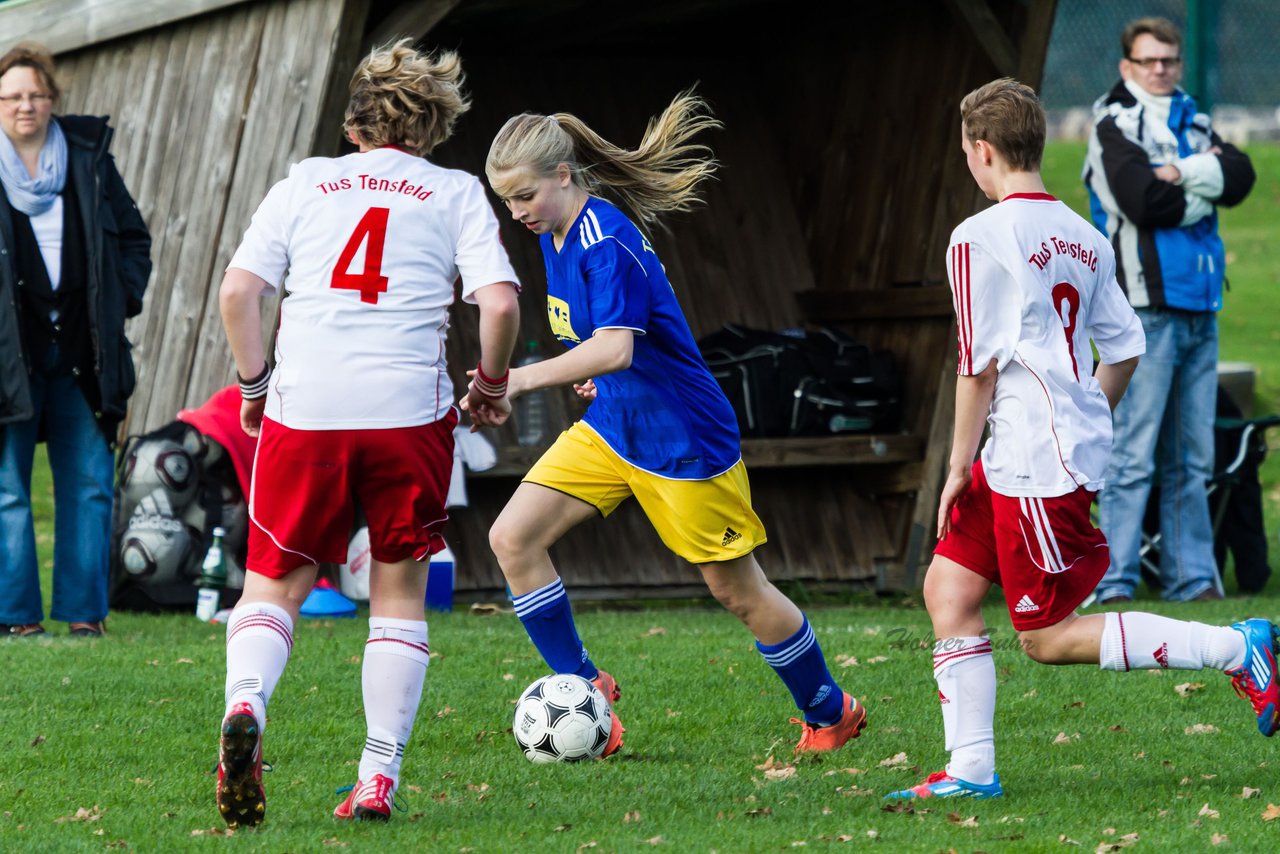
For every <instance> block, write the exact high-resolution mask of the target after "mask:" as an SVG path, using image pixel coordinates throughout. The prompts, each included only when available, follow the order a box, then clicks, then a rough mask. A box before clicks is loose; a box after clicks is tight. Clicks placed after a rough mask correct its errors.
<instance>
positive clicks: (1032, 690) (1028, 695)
mask: <svg viewBox="0 0 1280 854" xmlns="http://www.w3.org/2000/svg"><path fill="white" fill-rule="evenodd" d="M1039 693H1040V692H1039V691H1037V690H1036V689H1035V688H1032V689H1031V690H1030V691H1028V692H1027V693H1025V694H1023V695H1022V696H1024V697H1034V696H1036V695H1037V694H1039ZM1072 844H1073V845H1079V844H1080V843H1079V842H1073V843H1072Z"/></svg>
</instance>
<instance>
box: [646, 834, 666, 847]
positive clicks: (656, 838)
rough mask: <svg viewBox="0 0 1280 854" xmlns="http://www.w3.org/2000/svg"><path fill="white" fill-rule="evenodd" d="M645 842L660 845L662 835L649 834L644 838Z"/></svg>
mask: <svg viewBox="0 0 1280 854" xmlns="http://www.w3.org/2000/svg"><path fill="white" fill-rule="evenodd" d="M645 842H647V843H649V844H650V845H661V844H662V837H661V836H650V837H649V838H648V839H646V840H645Z"/></svg>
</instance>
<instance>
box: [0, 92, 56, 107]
mask: <svg viewBox="0 0 1280 854" xmlns="http://www.w3.org/2000/svg"><path fill="white" fill-rule="evenodd" d="M52 100H53V96H52V95H50V94H48V93H46V92H31V93H29V94H26V95H0V104H4V105H5V106H6V107H8V108H9V109H13V108H14V107H16V106H18V105H19V104H21V103H22V102H23V101H27V102H29V103H30V104H31V106H33V107H39V106H41V105H43V104H47V103H48V102H50V101H52Z"/></svg>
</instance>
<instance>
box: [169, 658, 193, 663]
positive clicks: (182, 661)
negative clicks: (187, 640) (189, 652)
mask: <svg viewBox="0 0 1280 854" xmlns="http://www.w3.org/2000/svg"><path fill="white" fill-rule="evenodd" d="M174 664H195V662H194V661H192V660H191V659H189V658H179V659H178V660H177V661H175V662H174Z"/></svg>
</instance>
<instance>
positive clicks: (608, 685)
mask: <svg viewBox="0 0 1280 854" xmlns="http://www.w3.org/2000/svg"><path fill="white" fill-rule="evenodd" d="M591 684H592V685H594V686H596V687H597V688H599V689H600V693H601V694H604V698H605V699H606V700H608V701H609V720H610V723H609V743H608V744H606V745H605V746H604V752H603V753H601V754H600V758H601V759H604V758H605V757H606V756H611V755H613V754H614V753H617V752H618V748H620V747H622V734H623V733H624V732H626V731H627V729H626V727H624V726H623V725H622V721H620V720H618V714H617V712H615V711H614V710H613V704H614V703H616V702H618V700H619V699H621V698H622V691H621V690H620V689H619V688H618V683H617V682H616V681H615V680H614V678H613V677H612V676H610V675H609V674H608V673H605V672H604V671H603V670H600V669H599V668H597V669H596V678H595V679H592V680H591Z"/></svg>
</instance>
